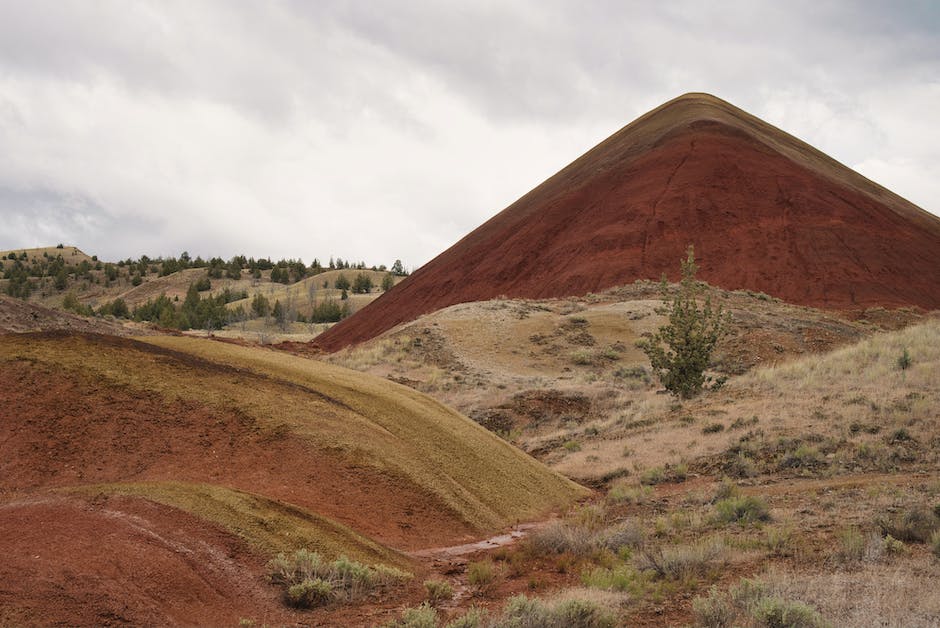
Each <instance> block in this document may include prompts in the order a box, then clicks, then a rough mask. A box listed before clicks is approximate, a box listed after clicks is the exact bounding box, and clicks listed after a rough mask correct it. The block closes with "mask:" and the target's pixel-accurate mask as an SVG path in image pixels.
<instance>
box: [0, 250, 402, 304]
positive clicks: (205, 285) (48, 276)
mask: <svg viewBox="0 0 940 628" xmlns="http://www.w3.org/2000/svg"><path fill="white" fill-rule="evenodd" d="M57 248H58V249H61V248H63V246H62V245H59V246H58V247H57ZM190 268H205V269H206V277H205V278H204V279H200V280H199V281H200V284H199V290H200V291H205V290H208V289H210V288H209V286H210V283H209V282H210V281H211V280H212V279H222V278H226V279H233V280H237V279H242V278H243V273H248V275H249V276H250V277H251V278H252V279H254V280H260V279H261V278H262V273H263V272H267V271H270V280H271V281H272V282H274V283H280V284H284V285H290V284H293V283H296V282H298V281H301V280H303V279H305V278H307V277H311V276H315V275H319V274H321V273H324V272H327V271H329V270H344V269H350V270H372V271H375V272H384V273H385V276H384V278H383V280H382V283H381V286H382V289H383V290H388V289H390V288H391V287H392V286H393V285H394V278H395V277H396V276H399V277H403V276H406V275H407V274H408V272H407V271H406V270H405V268H404V266H403V265H402V262H401V260H395V262H394V263H393V264H392V266H391V268H389V267H387V266H385V265H384V264H382V265H380V266H375V265H373V266H371V267H367V266H366V264H365V262H358V263H351V262H350V261H349V260H343V259H342V258H335V259H334V258H333V257H331V258H330V259H329V262H328V263H327V265H325V266H324V265H323V264H321V262H320V261H319V259H316V258H315V259H314V260H313V263H311V264H310V265H309V266H308V265H306V264H305V263H304V262H303V261H302V260H300V259H293V258H291V259H280V260H278V261H276V262H274V261H272V260H271V259H270V258H258V259H255V258H253V257H245V256H244V255H236V256H235V257H232V258H231V259H229V260H227V261H226V260H223V259H222V258H219V257H213V258H210V259H208V260H205V259H203V258H202V257H200V256H197V257H195V258H192V257H191V256H190V255H189V253H188V252H186V251H183V253H181V254H180V256H179V257H166V258H164V257H157V258H150V257H148V256H146V255H142V256H141V257H140V258H139V259H137V260H134V259H131V258H128V259H126V260H122V261H119V262H116V263H103V262H100V261H98V258H97V256H93V257H92V259H91V261H90V262H89V261H88V260H87V259H83V260H82V261H81V262H79V263H77V264H72V263H69V262H68V261H67V260H66V259H65V258H63V257H62V254H60V253H56V254H54V255H51V254H49V252H43V254H42V256H41V257H40V256H36V257H33V258H32V259H30V257H29V256H28V255H27V253H26V251H21V252H19V253H16V252H10V253H8V254H7V255H6V257H5V258H4V259H3V260H0V271H2V273H3V275H2V276H3V279H5V280H6V287H5V291H6V293H7V294H9V295H10V296H13V297H16V298H21V299H27V298H29V296H30V295H31V294H32V293H33V292H34V291H35V290H36V289H37V287H39V286H42V285H45V286H49V285H50V284H51V287H52V288H53V289H54V290H55V291H57V292H64V291H66V290H67V289H68V288H69V287H70V285H71V283H70V282H81V281H84V282H85V284H86V287H87V286H90V285H92V284H98V285H102V284H103V285H104V286H106V287H110V286H111V285H113V284H114V283H115V282H126V283H129V284H130V285H132V286H139V285H140V284H142V283H143V281H144V278H145V277H146V276H148V275H155V276H158V277H166V276H168V275H172V274H173V273H177V272H180V271H182V270H186V269H190ZM335 284H336V285H334V288H336V289H338V290H340V291H341V292H343V299H344V300H345V298H346V294H347V292H348V291H349V290H350V289H352V292H354V293H362V294H364V293H368V292H371V291H372V289H373V288H374V287H375V286H374V285H373V281H372V279H371V278H370V277H369V276H368V275H365V274H364V273H359V274H357V275H356V277H355V278H354V280H353V282H352V283H350V282H349V280H348V279H347V278H346V277H345V275H340V277H339V278H338V279H337V281H336V282H335ZM326 287H329V286H328V285H324V288H326Z"/></svg>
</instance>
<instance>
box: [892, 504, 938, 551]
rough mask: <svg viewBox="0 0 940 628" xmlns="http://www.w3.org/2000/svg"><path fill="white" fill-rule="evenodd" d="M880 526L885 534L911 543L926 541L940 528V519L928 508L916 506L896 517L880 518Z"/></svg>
mask: <svg viewBox="0 0 940 628" xmlns="http://www.w3.org/2000/svg"><path fill="white" fill-rule="evenodd" d="M878 526H879V527H880V528H881V533H882V534H883V535H884V536H888V535H890V536H892V537H894V538H895V539H898V540H900V541H907V542H911V543H926V542H927V541H929V540H930V538H931V536H932V535H933V533H934V532H935V531H937V530H938V529H940V519H938V518H937V516H936V515H935V514H934V513H933V512H931V511H929V510H927V509H926V508H923V507H920V506H916V507H913V508H909V509H907V510H905V511H904V512H902V513H900V514H899V515H896V516H894V517H890V518H888V517H883V518H881V519H879V520H878Z"/></svg>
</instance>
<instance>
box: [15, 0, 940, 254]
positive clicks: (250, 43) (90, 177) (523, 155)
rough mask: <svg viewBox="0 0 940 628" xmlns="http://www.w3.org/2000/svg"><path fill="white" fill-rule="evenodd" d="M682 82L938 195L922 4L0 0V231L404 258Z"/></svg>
mask: <svg viewBox="0 0 940 628" xmlns="http://www.w3.org/2000/svg"><path fill="white" fill-rule="evenodd" d="M706 6H707V7H708V8H706ZM690 91H706V92H710V93H712V94H715V95H716V96H719V97H721V98H724V99H725V100H728V101H730V102H732V103H733V104H735V105H737V106H739V107H741V108H743V109H745V110H747V111H749V112H751V113H754V114H756V115H758V116H760V117H762V118H763V119H765V120H767V121H768V122H770V123H772V124H775V125H777V126H779V127H781V128H782V129H784V130H786V131H788V132H790V133H792V134H794V135H796V136H797V137H800V138H801V139H803V140H806V141H808V142H809V143H810V144H812V145H814V146H816V147H817V148H819V149H821V150H822V151H824V152H826V153H828V154H829V155H831V156H832V157H834V158H836V159H838V160H839V161H841V162H843V163H845V164H847V165H849V166H851V167H853V168H855V169H856V170H858V171H860V172H861V173H862V174H864V175H866V176H868V177H869V178H871V179H873V180H875V181H877V182H878V183H880V184H882V185H884V186H886V187H888V188H890V189H892V190H893V191H895V192H897V193H898V194H900V195H901V196H904V197H906V198H907V199H909V200H911V201H912V202H914V203H916V204H918V205H920V206H921V207H923V208H924V209H927V210H928V211H932V212H934V213H940V3H938V2H933V1H931V0H923V1H920V2H897V1H893V2H863V1H858V0H853V1H845V2H839V1H826V0H808V1H805V2H802V1H794V0H787V2H777V1H768V2H758V1H755V0H740V1H738V2H721V1H715V2H707V3H706V2H700V1H698V0H691V1H688V2H649V1H640V2H625V1H610V2H587V1H575V0H572V1H570V2H567V1H555V0H531V1H513V0H495V1H493V2H488V1H485V2H484V1H480V2H475V1H471V0H463V1H460V2H444V1H441V0H427V1H424V2H418V1H408V0H389V1H370V2H365V1H362V2H330V1H326V0H310V1H300V0H298V1H296V2H290V1H287V0H284V1H264V2H262V1H260V0H259V1H257V2H248V1H228V0H219V1H217V2H201V1H197V0H180V1H178V2H173V1H167V0H160V1H153V2H135V1H131V0H115V1H113V2H109V1H93V0H83V1H77V2H67V1H63V0H55V1H41V0H39V1H37V0H21V1H9V0H0V249H9V248H20V247H31V246H47V245H53V244H56V243H59V242H62V243H65V244H74V245H76V246H78V247H80V248H81V249H83V250H84V251H86V252H87V253H89V254H98V255H99V257H101V258H103V259H108V260H117V259H123V258H126V257H135V258H136V257H138V256H140V255H141V254H148V255H150V256H157V255H178V254H179V253H180V252H181V251H183V250H187V251H189V252H190V253H191V254H193V255H194V256H195V255H196V254H201V255H203V256H206V257H208V256H216V255H218V256H221V257H225V258H228V257H231V256H232V255H235V254H237V253H245V254H246V255H250V256H256V257H257V256H272V257H275V258H280V257H295V258H296V257H299V258H302V259H303V260H304V261H305V262H307V263H309V262H311V261H312V260H313V258H314V257H319V258H320V259H321V260H326V259H328V258H329V257H330V256H331V255H332V256H340V257H342V258H344V259H345V258H351V259H353V260H364V261H365V262H366V263H367V264H370V265H371V264H387V265H391V263H392V261H394V260H395V259H396V258H400V259H402V260H403V261H404V263H405V265H406V266H407V267H411V268H414V267H418V266H420V265H421V264H423V263H424V262H426V261H428V260H430V259H431V258H432V257H434V256H435V255H437V254H438V253H440V252H441V251H443V250H444V249H446V248H447V247H448V246H450V245H451V244H453V243H454V242H456V241H457V240H458V239H459V238H460V237H462V236H463V235H465V234H466V233H467V232H469V231H470V230H472V229H473V228H475V227H476V226H478V225H479V224H480V223H482V222H483V221H485V220H486V219H488V218H489V217H491V216H492V215H494V214H495V213H497V212H498V211H500V210H501V209H503V208H504V207H506V206H507V205H509V204H510V203H512V202H513V201H514V200H516V199H517V198H518V197H519V196H521V195H522V194H524V193H525V192H527V191H528V190H530V189H531V188H533V187H535V186H536V185H538V184H539V183H540V182H541V181H543V180H544V179H546V178H548V177H549V176H551V175H552V174H553V173H555V172H556V171H557V170H559V169H560V168H562V167H563V166H565V165H566V164H567V163H569V162H570V161H572V160H574V159H575V158H576V157H578V156H579V155H581V154H582V153H583V152H585V151H586V150H588V149H589V148H591V147H592V146H593V145H594V144H596V143H597V142H599V141H601V140H602V139H604V138H605V137H607V136H608V135H610V134H611V133H613V132H615V131H616V130H617V129H619V128H620V127H622V126H623V125H624V124H626V123H628V122H630V121H631V120H633V119H634V118H636V117H637V116H639V115H641V114H642V113H644V112H646V111H647V110H649V109H651V108H653V107H655V106H657V105H659V104H661V103H662V102H664V101H666V100H669V99H671V98H674V97H675V96H678V95H680V94H683V93H685V92H690Z"/></svg>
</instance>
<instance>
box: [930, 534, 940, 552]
mask: <svg viewBox="0 0 940 628" xmlns="http://www.w3.org/2000/svg"><path fill="white" fill-rule="evenodd" d="M930 551H931V552H933V555H934V556H936V557H937V558H940V530H937V531H935V532H934V533H933V534H931V535H930Z"/></svg>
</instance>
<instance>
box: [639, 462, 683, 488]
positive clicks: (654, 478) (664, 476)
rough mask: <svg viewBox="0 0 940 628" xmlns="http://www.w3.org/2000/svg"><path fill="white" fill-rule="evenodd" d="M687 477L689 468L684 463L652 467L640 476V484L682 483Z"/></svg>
mask: <svg viewBox="0 0 940 628" xmlns="http://www.w3.org/2000/svg"><path fill="white" fill-rule="evenodd" d="M688 476H689V467H688V465H686V464H685V463H680V464H677V465H675V466H670V465H666V466H664V467H652V468H650V469H647V470H646V471H644V472H643V473H641V474H640V484H646V485H654V484H662V483H663V482H684V481H685V479H686V478H687V477H688Z"/></svg>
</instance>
